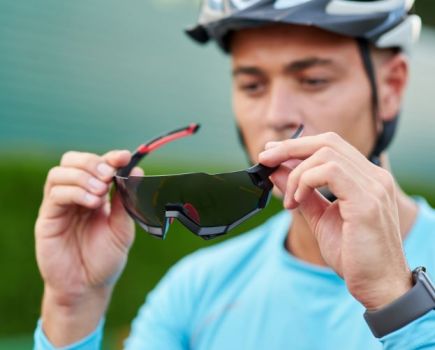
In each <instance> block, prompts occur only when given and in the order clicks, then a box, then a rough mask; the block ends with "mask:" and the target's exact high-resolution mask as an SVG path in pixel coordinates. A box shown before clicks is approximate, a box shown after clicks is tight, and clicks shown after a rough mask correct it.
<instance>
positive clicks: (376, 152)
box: [357, 38, 399, 165]
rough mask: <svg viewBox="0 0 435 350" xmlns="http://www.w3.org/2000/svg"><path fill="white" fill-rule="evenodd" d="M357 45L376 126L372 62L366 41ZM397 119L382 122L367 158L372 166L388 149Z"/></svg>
mask: <svg viewBox="0 0 435 350" xmlns="http://www.w3.org/2000/svg"><path fill="white" fill-rule="evenodd" d="M357 43H358V48H359V51H360V54H361V58H362V62H363V65H364V69H365V71H366V73H367V77H368V79H369V84H370V89H371V93H372V113H373V118H374V121H375V125H376V124H377V122H378V119H379V114H378V111H379V99H378V89H377V85H376V75H375V70H374V66H373V60H372V58H371V56H370V47H369V43H368V41H367V40H365V39H363V38H358V39H357ZM398 117H399V116H398V115H397V116H395V117H394V118H393V119H392V120H389V121H382V130H381V132H380V133H378V134H377V138H376V143H375V146H374V148H373V150H372V153H371V154H370V156H369V157H368V159H369V160H370V161H371V162H372V163H373V164H376V165H381V161H380V155H381V153H382V152H383V151H384V150H385V149H386V148H387V147H388V145H389V144H390V142H391V140H392V139H393V136H394V133H395V130H396V125H397V119H398Z"/></svg>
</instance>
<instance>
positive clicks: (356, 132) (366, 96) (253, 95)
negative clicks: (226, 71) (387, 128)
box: [231, 25, 375, 162]
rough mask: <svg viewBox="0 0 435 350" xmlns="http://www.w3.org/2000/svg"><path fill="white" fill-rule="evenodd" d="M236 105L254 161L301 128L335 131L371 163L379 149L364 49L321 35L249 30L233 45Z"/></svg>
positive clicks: (302, 30)
mask: <svg viewBox="0 0 435 350" xmlns="http://www.w3.org/2000/svg"><path fill="white" fill-rule="evenodd" d="M231 57H232V69H233V103H234V111H235V115H236V118H237V122H238V124H239V126H240V128H241V130H242V133H243V136H244V138H245V142H246V145H247V148H248V152H249V155H250V157H251V159H252V160H253V161H254V162H256V161H257V157H258V154H259V152H261V151H262V150H263V149H264V144H265V143H266V142H268V141H273V140H275V141H277V140H284V139H287V138H289V137H290V136H291V134H292V133H293V132H294V131H295V129H296V128H297V127H298V125H299V124H301V123H303V124H304V126H305V130H304V135H315V134H319V133H323V132H327V131H334V132H336V133H337V134H339V135H340V136H342V137H343V138H344V139H345V140H347V141H348V142H349V143H351V144H352V145H354V146H355V147H356V148H357V149H358V150H359V151H360V152H362V153H363V154H364V155H366V156H367V155H369V153H370V152H371V150H372V148H373V145H374V141H375V126H374V120H373V115H372V105H371V90H370V86H369V82H368V78H367V74H366V73H365V71H364V67H363V64H362V61H361V57H360V54H359V50H358V47H357V44H356V41H355V40H353V39H349V38H345V37H343V36H339V35H335V34H331V33H328V32H325V31H322V30H319V29H316V28H311V27H302V26H293V25H277V26H267V27H260V28H255V29H246V30H241V31H238V32H237V33H235V34H234V35H233V37H232V41H231Z"/></svg>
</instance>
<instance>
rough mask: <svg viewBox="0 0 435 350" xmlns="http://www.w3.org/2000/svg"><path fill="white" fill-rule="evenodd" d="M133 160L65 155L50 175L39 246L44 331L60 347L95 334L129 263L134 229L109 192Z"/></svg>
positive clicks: (121, 155) (124, 155) (120, 154)
mask: <svg viewBox="0 0 435 350" xmlns="http://www.w3.org/2000/svg"><path fill="white" fill-rule="evenodd" d="M130 158H131V154H130V152H129V151H111V152H109V153H107V154H105V155H103V156H98V155H95V154H90V153H80V152H67V153H65V154H64V155H63V157H62V160H61V163H60V165H59V166H57V167H54V168H52V169H51V170H50V172H49V174H48V177H47V181H46V184H45V187H44V197H43V201H42V204H41V207H40V210H39V215H38V219H37V221H36V225H35V236H36V238H35V239H36V257H37V261H38V266H39V269H40V271H41V275H42V278H43V280H44V286H45V288H44V300H43V306H42V320H43V329H44V332H45V334H46V335H47V337H48V339H49V340H50V341H51V342H52V343H53V344H54V345H56V346H62V345H67V344H69V343H72V342H74V341H77V340H79V339H81V338H83V337H84V336H86V335H87V334H89V333H90V332H92V330H93V329H94V328H95V327H96V326H97V324H98V322H99V320H100V319H101V317H102V316H103V315H104V312H105V310H106V307H107V304H108V302H109V299H110V295H111V292H112V289H113V286H114V284H115V282H116V280H117V279H118V277H119V275H120V273H121V272H122V270H123V268H124V266H125V263H126V261H127V254H128V251H129V248H130V246H131V244H132V242H133V239H134V223H133V221H132V219H131V218H130V217H129V216H128V214H127V213H126V211H125V210H124V207H123V205H122V203H121V200H120V198H119V197H118V195H117V194H115V195H114V196H113V198H112V200H110V199H109V190H110V185H111V182H112V176H113V175H114V173H115V169H116V168H120V167H123V166H125V165H127V164H128V162H129V161H130ZM133 173H134V174H135V175H141V174H142V173H143V172H142V170H141V169H139V168H135V169H134V170H133Z"/></svg>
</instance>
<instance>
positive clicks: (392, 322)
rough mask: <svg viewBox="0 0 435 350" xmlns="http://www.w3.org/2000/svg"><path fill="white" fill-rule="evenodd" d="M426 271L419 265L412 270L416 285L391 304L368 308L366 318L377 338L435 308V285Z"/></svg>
mask: <svg viewBox="0 0 435 350" xmlns="http://www.w3.org/2000/svg"><path fill="white" fill-rule="evenodd" d="M425 271H426V270H425V268H424V267H421V266H420V267H417V268H416V269H415V270H414V271H413V272H412V277H413V281H414V283H415V284H414V286H413V287H412V288H411V289H410V290H409V291H408V292H406V293H405V294H404V295H402V296H401V297H400V298H398V299H397V300H395V301H393V302H392V303H391V304H388V305H386V306H385V307H383V308H381V309H379V310H374V311H369V310H366V312H365V313H364V318H365V320H366V322H367V324H368V325H369V327H370V330H371V331H372V333H373V334H374V336H375V337H376V338H381V337H383V336H385V335H387V334H389V333H391V332H393V331H395V330H397V329H400V328H402V327H403V326H406V325H407V324H409V323H411V322H412V321H414V320H416V319H417V318H419V317H421V316H423V315H424V314H425V313H427V312H428V311H430V310H432V309H434V308H435V287H434V285H433V284H432V282H431V280H430V279H429V277H428V275H427V274H426V272H425Z"/></svg>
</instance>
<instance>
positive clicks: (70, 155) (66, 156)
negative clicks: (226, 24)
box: [60, 151, 79, 165]
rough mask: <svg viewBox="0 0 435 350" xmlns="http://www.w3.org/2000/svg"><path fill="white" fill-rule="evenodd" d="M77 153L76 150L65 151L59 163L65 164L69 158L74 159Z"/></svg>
mask: <svg viewBox="0 0 435 350" xmlns="http://www.w3.org/2000/svg"><path fill="white" fill-rule="evenodd" d="M78 154H79V152H77V151H67V152H65V153H64V154H63V155H62V157H61V158H60V164H61V165H62V164H67V163H69V162H70V161H71V159H74V158H75V157H77V155H78Z"/></svg>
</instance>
